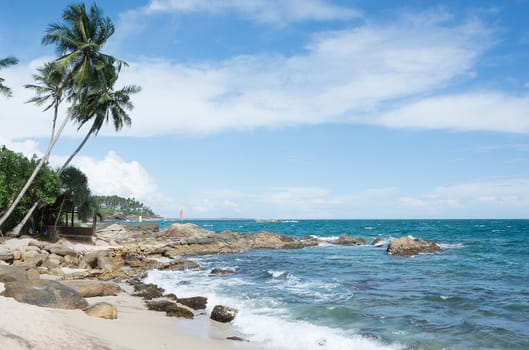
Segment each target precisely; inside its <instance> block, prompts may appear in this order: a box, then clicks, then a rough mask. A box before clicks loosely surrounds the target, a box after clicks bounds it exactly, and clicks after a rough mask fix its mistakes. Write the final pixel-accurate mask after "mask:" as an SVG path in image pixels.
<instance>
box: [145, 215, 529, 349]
mask: <svg viewBox="0 0 529 350" xmlns="http://www.w3.org/2000/svg"><path fill="white" fill-rule="evenodd" d="M186 222H192V223H195V224H197V225H199V226H200V227H203V228H205V229H208V230H211V231H215V232H221V231H223V230H232V231H235V232H241V233H246V232H257V231H261V230H266V231H272V232H277V233H281V234H285V235H289V236H293V237H298V238H300V237H304V236H308V235H313V236H317V237H321V238H325V239H332V238H337V237H338V236H339V235H342V234H347V235H351V236H354V237H362V238H364V239H366V241H367V242H368V244H366V245H364V246H354V247H350V246H336V245H332V244H322V245H320V246H316V247H310V248H305V249H299V250H280V249H279V250H252V251H245V252H242V253H236V254H219V255H207V256H200V257H194V258H193V260H195V261H197V262H198V263H199V264H200V265H202V266H203V267H204V270H202V271H182V272H167V271H150V272H149V274H148V276H147V278H146V281H147V282H150V283H156V284H158V285H159V286H161V287H163V288H165V289H166V291H167V292H172V293H175V294H176V295H177V296H179V297H189V296H197V295H202V296H206V297H208V298H209V302H208V312H209V311H211V309H212V308H213V306H214V305H216V304H224V305H229V306H232V307H235V308H237V309H238V310H239V314H238V316H237V318H236V319H235V320H234V321H233V329H234V331H236V332H237V334H238V335H239V336H241V337H242V338H245V339H248V340H250V342H251V343H250V344H256V345H258V346H259V347H261V348H270V349H285V350H294V349H296V350H297V349H300V350H301V349H303V350H305V349H322V350H323V349H326V350H327V349H328V350H334V349H395V350H396V349H407V350H419V349H421V350H422V349H424V350H438V349H439V350H440V349H454V350H456V349H457V350H463V349H506V350H507V349H508V350H516V349H520V350H522V349H524V350H527V349H529V246H528V242H527V240H528V238H529V220H299V221H296V220H292V221H287V222H274V223H257V222H255V221H251V220H196V221H186ZM167 224H170V222H168V223H167ZM401 236H413V237H422V238H424V239H429V240H434V241H436V242H438V243H439V244H440V245H441V247H442V248H443V249H442V251H441V252H440V253H436V254H424V255H417V256H412V257H392V256H388V255H386V249H385V247H382V248H381V247H374V246H372V245H370V244H369V242H371V240H372V239H374V238H376V237H380V238H382V239H383V240H384V241H385V242H388V241H389V240H391V239H393V238H398V237H401ZM212 268H222V269H231V270H233V271H235V273H234V274H232V275H223V276H212V275H210V274H209V271H210V270H211V269H212Z"/></svg>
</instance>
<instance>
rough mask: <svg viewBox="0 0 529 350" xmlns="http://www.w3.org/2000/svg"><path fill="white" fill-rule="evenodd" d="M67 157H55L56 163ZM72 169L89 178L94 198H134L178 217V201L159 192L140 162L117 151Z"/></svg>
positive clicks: (78, 159)
mask: <svg viewBox="0 0 529 350" xmlns="http://www.w3.org/2000/svg"><path fill="white" fill-rule="evenodd" d="M63 158H65V157H54V158H53V159H52V161H53V163H57V164H59V163H62V161H64V159H63ZM72 165H74V166H76V167H78V168H79V169H80V170H81V171H82V172H83V173H85V174H86V176H87V178H88V185H89V187H90V189H91V190H92V192H93V193H94V194H99V195H118V196H122V197H134V198H136V199H137V200H139V201H142V202H144V203H145V204H146V205H148V206H149V207H151V208H152V209H153V210H154V211H155V212H158V213H160V214H162V215H163V214H167V213H174V212H175V211H176V210H177V209H176V208H178V207H179V206H178V205H177V203H176V201H175V200H174V199H173V198H171V197H169V196H167V195H164V194H163V193H161V192H160V191H159V190H158V186H157V185H156V183H155V181H154V179H153V178H152V177H151V176H150V175H149V173H148V172H147V170H145V168H144V167H143V166H142V165H141V164H140V163H139V162H137V161H129V162H127V161H125V160H123V159H121V157H120V156H119V155H118V154H117V153H116V152H114V151H110V152H108V154H107V155H106V156H105V158H104V159H95V158H92V157H86V156H78V157H76V158H74V160H73V162H72Z"/></svg>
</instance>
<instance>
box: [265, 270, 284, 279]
mask: <svg viewBox="0 0 529 350" xmlns="http://www.w3.org/2000/svg"><path fill="white" fill-rule="evenodd" d="M267 272H268V273H269V274H270V276H272V277H273V278H278V277H281V276H283V275H284V274H285V273H286V271H273V270H268V271H267Z"/></svg>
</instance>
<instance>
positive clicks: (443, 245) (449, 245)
mask: <svg viewBox="0 0 529 350" xmlns="http://www.w3.org/2000/svg"><path fill="white" fill-rule="evenodd" d="M438 244H439V247H441V249H461V248H464V247H465V246H464V245H463V243H438Z"/></svg>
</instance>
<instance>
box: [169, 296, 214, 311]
mask: <svg viewBox="0 0 529 350" xmlns="http://www.w3.org/2000/svg"><path fill="white" fill-rule="evenodd" d="M176 301H177V302H178V303H179V304H182V305H185V306H187V307H190V308H191V309H193V310H205V309H206V305H207V303H208V298H206V297H191V298H177V300H176Z"/></svg>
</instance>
